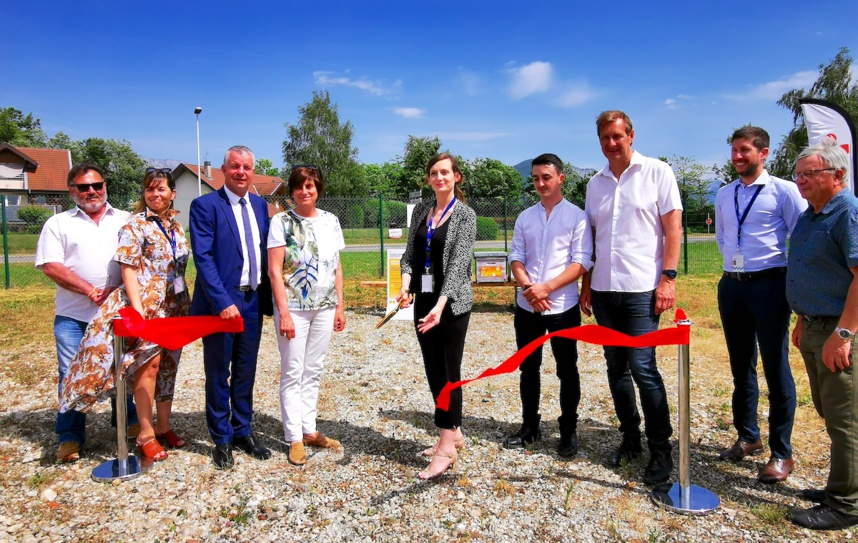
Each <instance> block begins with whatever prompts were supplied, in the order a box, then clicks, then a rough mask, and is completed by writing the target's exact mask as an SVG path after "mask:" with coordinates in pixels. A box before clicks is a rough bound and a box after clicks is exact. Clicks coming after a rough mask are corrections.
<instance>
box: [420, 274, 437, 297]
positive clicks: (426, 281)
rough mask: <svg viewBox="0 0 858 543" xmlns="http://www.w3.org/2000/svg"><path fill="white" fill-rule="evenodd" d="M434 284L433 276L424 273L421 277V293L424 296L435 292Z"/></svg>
mask: <svg viewBox="0 0 858 543" xmlns="http://www.w3.org/2000/svg"><path fill="white" fill-rule="evenodd" d="M433 283H434V281H433V278H432V274H431V273H424V274H423V275H422V276H421V281H420V292H422V293H424V294H429V293H431V292H432V290H433Z"/></svg>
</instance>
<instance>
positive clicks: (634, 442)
mask: <svg viewBox="0 0 858 543" xmlns="http://www.w3.org/2000/svg"><path fill="white" fill-rule="evenodd" d="M641 450H642V449H641V440H640V438H628V439H627V438H623V442H622V443H620V446H619V447H618V448H617V450H615V451H614V452H612V453H611V455H610V456H609V457H608V465H609V466H612V467H615V468H618V467H620V464H622V463H623V460H625V461H626V462H631V461H632V460H634V459H635V458H637V457H638V456H640V455H641Z"/></svg>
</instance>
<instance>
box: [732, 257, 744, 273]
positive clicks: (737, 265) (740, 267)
mask: <svg viewBox="0 0 858 543" xmlns="http://www.w3.org/2000/svg"><path fill="white" fill-rule="evenodd" d="M733 271H734V272H743V271H745V255H733Z"/></svg>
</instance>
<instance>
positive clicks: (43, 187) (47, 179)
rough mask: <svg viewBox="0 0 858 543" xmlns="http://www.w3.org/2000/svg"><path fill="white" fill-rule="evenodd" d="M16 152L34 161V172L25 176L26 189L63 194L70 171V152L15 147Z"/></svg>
mask: <svg viewBox="0 0 858 543" xmlns="http://www.w3.org/2000/svg"><path fill="white" fill-rule="evenodd" d="M15 149H16V150H18V151H20V152H21V153H22V154H24V155H26V156H27V157H28V158H30V159H32V160H33V161H35V162H36V163H37V164H38V166H37V167H36V169H35V171H32V172H29V173H28V174H27V181H28V185H27V188H28V189H29V190H32V191H49V192H65V191H66V190H68V188H67V179H66V178H67V177H68V175H69V170H70V169H71V152H70V151H68V150H67V149H37V148H33V147H15Z"/></svg>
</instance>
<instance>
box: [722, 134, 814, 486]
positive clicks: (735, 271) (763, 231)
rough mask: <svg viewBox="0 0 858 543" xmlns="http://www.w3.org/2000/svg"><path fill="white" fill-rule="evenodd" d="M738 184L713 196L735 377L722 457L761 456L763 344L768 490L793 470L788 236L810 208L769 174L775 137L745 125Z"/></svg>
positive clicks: (738, 142) (736, 137) (734, 149)
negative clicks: (731, 439)
mask: <svg viewBox="0 0 858 543" xmlns="http://www.w3.org/2000/svg"><path fill="white" fill-rule="evenodd" d="M730 145H731V160H732V161H733V166H734V167H735V168H736V172H738V174H739V179H737V180H735V181H733V182H732V183H730V184H729V185H726V186H724V187H722V188H721V189H720V190H719V191H718V195H717V196H716V197H715V240H716V241H717V242H718V250H720V251H721V254H722V255H723V257H724V276H723V277H722V278H721V281H720V282H719V283H718V309H719V311H720V313H721V324H722V327H723V329H724V338H725V340H726V341H727V352H728V354H729V356H730V371H731V372H732V374H733V426H735V427H736V432H737V434H738V438H737V439H736V443H735V444H734V445H733V446H732V447H729V448H727V449H725V450H723V451H721V454H720V455H719V459H721V460H731V461H733V462H738V461H740V460H742V458H744V457H745V456H747V455H750V454H756V453H758V452H760V451H761V450H762V449H763V444H762V441H761V440H760V427H759V424H758V422H757V404H758V402H759V399H760V388H759V386H758V384H757V344H759V352H760V357H761V358H762V360H763V370H764V372H765V376H766V383H767V384H768V387H769V448H770V449H771V452H772V454H771V457H770V458H769V461H768V463H766V465H765V467H763V469H762V470H761V471H760V473H759V475H758V479H759V481H760V482H762V483H768V484H772V483H777V482H778V481H783V480H785V479H786V478H787V477H788V476H789V474H790V472H792V470H793V461H792V445H791V444H790V437H791V435H792V426H793V421H794V419H795V403H796V397H795V381H794V380H793V377H792V371H791V370H790V366H789V341H788V338H789V321H790V315H791V314H792V312H791V311H790V307H789V302H787V298H786V265H787V253H786V242H787V236H788V235H789V233H790V232H792V229H793V228H794V227H795V224H796V222H797V221H798V218H799V216H800V215H801V214H802V213H803V212H804V210H805V209H806V208H807V201H806V200H805V199H804V198H802V197H801V193H799V191H798V187H797V186H796V184H795V183H792V182H790V181H784V180H783V179H778V178H777V177H772V176H771V175H769V173H768V172H767V171H766V170H765V168H764V167H763V165H764V164H765V161H766V157H767V156H768V154H769V134H768V133H767V132H766V131H765V130H763V129H762V128H759V127H757V126H744V127H742V128H740V129H738V130H736V131H735V132H734V133H733V137H732V138H731V139H730Z"/></svg>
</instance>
